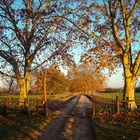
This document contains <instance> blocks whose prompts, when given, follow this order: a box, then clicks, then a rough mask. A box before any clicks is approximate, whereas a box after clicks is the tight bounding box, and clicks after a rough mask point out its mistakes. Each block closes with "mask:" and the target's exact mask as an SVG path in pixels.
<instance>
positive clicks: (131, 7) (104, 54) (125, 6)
mask: <svg viewBox="0 0 140 140" xmlns="http://www.w3.org/2000/svg"><path fill="white" fill-rule="evenodd" d="M81 3H83V4H79V8H78V7H77V9H79V10H78V11H79V12H78V13H77V14H76V15H77V16H80V15H82V16H83V18H82V20H81V19H79V20H77V24H79V27H82V25H83V29H85V30H86V34H87V36H88V37H90V38H92V39H89V43H91V44H90V45H88V46H89V49H88V50H87V51H86V52H85V53H84V54H83V56H82V61H90V62H93V63H94V64H96V65H97V68H105V67H107V68H109V69H110V70H111V71H113V70H114V69H115V68H116V67H117V66H118V64H121V65H122V66H123V70H124V72H123V73H124V83H125V84H124V96H123V99H124V100H126V98H128V99H129V103H128V107H129V108H131V109H135V108H136V107H137V106H136V103H135V92H134V88H135V81H136V79H137V78H138V76H139V75H140V47H139V45H140V44H139V37H140V30H139V26H140V2H139V0H134V1H131V0H103V1H100V2H99V1H98V2H96V1H93V2H91V1H87V2H83V1H82V2H81ZM81 5H82V6H81ZM80 21H81V22H80ZM85 30H84V31H85Z"/></svg>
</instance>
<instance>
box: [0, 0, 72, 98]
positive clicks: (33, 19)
mask: <svg viewBox="0 0 140 140" xmlns="http://www.w3.org/2000/svg"><path fill="white" fill-rule="evenodd" d="M63 7H64V2H63V3H62V2H61V1H51V0H48V1H46V2H45V1H44V0H20V1H19V0H1V1H0V74H1V75H3V76H7V77H10V78H14V79H16V80H17V83H18V85H19V87H20V100H21V101H23V100H24V98H26V97H27V94H28V92H29V90H30V72H31V71H33V70H35V69H37V68H38V67H39V66H42V65H44V64H46V62H48V61H49V63H51V61H52V60H53V61H56V62H58V61H59V62H62V60H64V59H65V60H66V61H69V60H70V59H71V56H70V55H69V54H68V53H67V52H68V49H69V47H70V46H69V44H67V41H68V40H67V38H66V37H65V32H64V31H67V28H66V26H65V25H64V22H63V20H62V17H61V16H62V15H64V14H66V13H65V9H63ZM58 15H59V16H58Z"/></svg>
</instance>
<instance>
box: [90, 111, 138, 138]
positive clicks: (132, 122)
mask: <svg viewBox="0 0 140 140" xmlns="http://www.w3.org/2000/svg"><path fill="white" fill-rule="evenodd" d="M139 118H140V114H138V113H136V114H135V113H132V112H131V113H122V114H120V115H112V114H105V113H101V114H99V115H98V116H97V117H96V118H94V119H92V123H93V126H94V131H95V133H96V137H97V139H98V140H139V139H140V133H139V132H140V119H139Z"/></svg>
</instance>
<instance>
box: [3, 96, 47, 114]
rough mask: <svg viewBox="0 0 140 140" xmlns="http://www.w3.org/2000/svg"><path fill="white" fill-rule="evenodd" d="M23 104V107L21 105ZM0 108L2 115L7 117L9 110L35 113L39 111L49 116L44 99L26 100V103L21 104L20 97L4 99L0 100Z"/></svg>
mask: <svg viewBox="0 0 140 140" xmlns="http://www.w3.org/2000/svg"><path fill="white" fill-rule="evenodd" d="M21 104H22V105H21ZM0 107H1V110H3V111H1V112H2V114H4V115H5V116H6V115H7V113H8V111H9V110H12V111H13V110H22V111H23V110H24V112H25V111H27V109H28V110H29V111H33V110H38V111H42V112H43V113H44V114H45V115H46V114H47V104H46V102H44V99H43V97H41V98H38V97H33V98H25V99H24V102H20V100H19V97H16V96H15V97H3V98H1V99H0Z"/></svg>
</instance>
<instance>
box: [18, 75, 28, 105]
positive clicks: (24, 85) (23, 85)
mask: <svg viewBox="0 0 140 140" xmlns="http://www.w3.org/2000/svg"><path fill="white" fill-rule="evenodd" d="M18 84H19V86H20V106H23V105H24V99H26V98H27V95H28V92H29V90H30V74H29V73H26V75H25V77H24V78H22V79H19V80H18Z"/></svg>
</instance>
